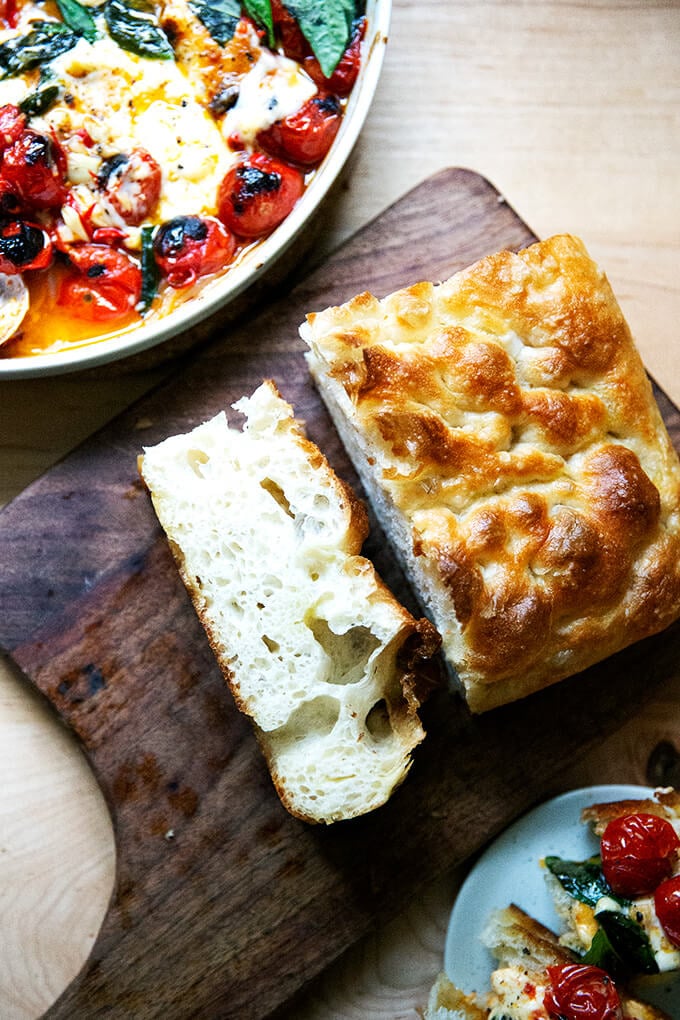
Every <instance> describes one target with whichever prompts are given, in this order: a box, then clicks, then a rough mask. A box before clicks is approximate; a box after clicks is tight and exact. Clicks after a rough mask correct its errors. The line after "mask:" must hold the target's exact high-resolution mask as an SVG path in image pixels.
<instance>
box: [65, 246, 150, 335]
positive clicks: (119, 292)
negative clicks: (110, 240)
mask: <svg viewBox="0 0 680 1020" xmlns="http://www.w3.org/2000/svg"><path fill="white" fill-rule="evenodd" d="M68 257H69V261H70V263H71V265H72V267H73V268H72V270H71V272H69V273H67V275H66V276H65V277H64V279H63V280H62V282H61V286H60V289H59V295H58V298H57V303H58V304H59V305H61V306H62V307H66V308H68V309H69V311H70V312H71V314H72V315H74V316H75V317H76V318H79V319H86V320H87V321H90V322H107V321H115V320H117V319H121V318H124V317H126V316H128V315H129V314H130V313H131V312H133V311H134V310H135V308H136V306H137V305H138V303H139V300H140V297H141V292H142V273H141V270H140V268H139V266H138V265H137V264H136V263H135V262H134V261H133V260H132V259H131V258H130V257H129V256H128V255H126V254H125V253H124V252H122V251H117V250H115V249H114V248H110V247H108V246H106V245H101V244H79V245H74V246H73V247H72V248H71V249H69V252H68Z"/></svg>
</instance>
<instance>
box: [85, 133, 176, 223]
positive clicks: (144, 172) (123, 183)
mask: <svg viewBox="0 0 680 1020" xmlns="http://www.w3.org/2000/svg"><path fill="white" fill-rule="evenodd" d="M97 183H98V184H99V187H100V188H101V190H102V191H103V193H104V195H105V196H106V198H107V199H108V200H109V202H110V203H111V205H112V206H113V208H114V209H115V210H116V212H117V213H118V215H119V216H120V217H121V219H122V220H123V221H124V222H125V223H127V224H128V225H129V226H131V227H138V226H140V224H142V223H143V222H144V221H145V220H146V219H148V218H149V217H150V216H151V215H152V214H153V212H154V210H155V208H156V206H157V205H158V201H159V199H160V196H161V189H162V186H163V173H162V171H161V168H160V166H159V164H158V162H157V161H156V160H155V159H154V157H153V156H152V155H151V153H150V152H147V150H146V149H143V148H142V147H141V146H139V147H137V148H135V149H133V150H132V151H131V152H129V153H127V152H120V153H117V154H116V155H115V156H111V157H109V159H107V160H105V161H104V162H103V164H102V166H101V169H100V171H99V174H98V177H97Z"/></svg>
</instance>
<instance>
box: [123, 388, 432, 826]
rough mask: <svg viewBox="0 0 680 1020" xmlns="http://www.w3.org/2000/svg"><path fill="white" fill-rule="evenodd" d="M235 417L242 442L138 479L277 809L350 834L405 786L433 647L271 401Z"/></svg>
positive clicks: (146, 461) (152, 469) (161, 457)
mask: <svg viewBox="0 0 680 1020" xmlns="http://www.w3.org/2000/svg"><path fill="white" fill-rule="evenodd" d="M234 406H235V407H236V408H237V409H238V410H239V411H241V412H243V413H244V415H245V416H246V419H247V420H246V423H245V426H244V428H243V430H242V431H241V430H240V429H238V428H234V427H230V426H229V424H228V422H227V419H226V416H225V415H224V414H220V415H218V416H217V417H215V418H213V419H212V420H211V421H208V422H206V423H204V424H202V425H199V426H198V427H197V428H195V429H194V430H193V431H192V432H190V433H188V434H186V435H178V436H173V437H171V438H169V439H166V440H165V441H164V442H162V443H159V444H158V445H157V446H154V447H151V448H149V449H146V450H145V451H144V455H143V456H142V457H141V458H140V465H139V466H140V473H141V475H142V478H143V479H144V481H145V483H146V485H147V487H148V489H149V491H150V493H151V498H152V500H153V504H154V507H155V510H156V513H157V515H158V518H159V520H160V522H161V524H162V526H163V528H164V530H165V532H166V533H167V537H168V539H169V542H170V546H171V548H172V551H173V553H174V555H175V558H176V560H177V563H178V566H179V570H180V573H181V576H182V578H183V580H184V583H185V585H186V587H187V589H188V591H189V593H190V595H191V598H192V599H193V602H194V605H195V608H196V610H197V612H198V615H199V617H200V619H201V621H202V623H203V625H204V626H205V629H206V631H207V634H208V637H209V639H210V642H211V644H212V647H213V650H214V652H215V654H216V657H217V659H218V661H219V664H220V666H221V668H222V670H223V673H224V675H225V678H226V679H227V682H228V683H229V685H230V687H231V690H232V692H233V694H234V697H235V699H236V702H237V704H238V705H239V707H240V709H241V710H242V711H243V712H245V713H246V714H247V715H248V716H250V717H251V719H252V721H253V723H254V726H255V731H256V734H257V736H258V739H259V742H260V744H261V747H262V750H263V752H264V754H265V756H266V758H267V761H268V764H269V767H270V770H271V774H272V777H273V780H274V783H275V785H276V788H277V790H278V793H279V795H280V797H281V800H282V801H283V803H284V805H285V806H286V807H287V808H288V810H289V811H290V812H291V813H292V814H294V815H297V816H298V817H300V818H302V819H305V820H307V821H311V822H326V823H328V822H333V821H337V820H339V819H345V818H351V817H353V816H355V815H360V814H363V813H364V812H366V811H370V810H371V809H372V808H375V807H378V806H379V805H381V804H383V803H384V802H385V801H386V800H387V798H388V797H389V796H390V794H391V792H392V791H393V789H394V788H395V787H396V786H397V785H398V784H399V783H400V782H401V781H402V780H403V779H404V777H405V776H406V773H407V771H408V769H409V766H410V761H411V752H412V751H413V749H414V747H415V746H416V745H417V744H418V743H419V742H420V740H421V739H422V738H423V736H424V734H423V730H422V727H421V725H420V722H419V719H418V715H417V709H418V706H419V703H420V699H421V696H422V692H423V691H424V690H426V685H427V679H428V662H429V659H430V657H431V656H432V655H434V654H435V652H436V650H437V648H438V644H439V637H438V635H437V634H436V631H435V630H434V628H433V627H432V625H431V624H429V623H428V622H427V621H426V620H422V621H416V620H415V619H413V617H412V616H411V615H410V614H409V613H408V612H407V611H406V610H405V609H404V608H403V607H402V606H401V605H400V604H399V603H398V602H397V601H396V599H395V598H394V596H393V595H392V594H391V592H389V591H388V590H387V588H386V587H385V586H384V584H383V583H382V582H381V581H380V579H379V578H378V577H377V576H376V573H375V571H374V569H373V567H372V566H371V564H370V563H369V562H368V561H367V560H366V559H364V558H363V557H361V556H360V555H359V552H360V549H361V545H362V542H363V540H364V538H365V537H366V533H367V530H368V524H367V516H366V512H365V509H364V507H363V505H362V504H361V503H359V502H358V501H357V499H356V498H355V497H354V495H353V494H352V492H351V491H350V489H349V488H348V487H347V486H345V485H344V484H343V483H342V482H341V481H340V480H339V479H338V478H337V476H336V475H335V474H334V473H333V471H332V470H331V468H330V466H329V464H328V463H327V461H326V460H325V458H324V457H323V456H322V454H321V453H320V451H319V450H318V449H317V447H316V446H314V445H313V444H312V443H311V442H309V441H308V440H307V439H306V437H305V435H304V431H303V428H302V426H301V425H300V423H299V422H297V421H296V420H295V418H294V417H293V411H292V408H291V407H290V405H289V404H287V403H286V402H285V401H284V400H283V399H282V398H281V397H280V395H279V394H278V392H277V391H276V389H275V387H274V385H273V384H272V383H263V385H262V386H260V387H259V388H258V389H257V390H256V391H255V393H254V394H253V395H252V396H251V397H250V398H248V399H246V398H244V399H243V400H241V401H239V402H238V404H236V405H234ZM430 665H431V664H430Z"/></svg>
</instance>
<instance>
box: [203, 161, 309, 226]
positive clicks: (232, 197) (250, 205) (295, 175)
mask: <svg viewBox="0 0 680 1020" xmlns="http://www.w3.org/2000/svg"><path fill="white" fill-rule="evenodd" d="M303 190H304V177H303V176H302V174H301V173H300V171H299V170H296V169H295V168H294V167H292V166H288V164H286V163H283V162H282V161H281V160H278V159H274V158H272V157H271V156H267V155H265V154H264V153H255V155H254V156H250V157H248V159H246V160H245V161H244V162H243V163H239V164H238V165H237V166H235V167H232V169H231V170H229V171H228V172H227V173H226V174H225V176H224V178H223V180H222V183H221V184H220V187H219V189H218V193H217V215H218V216H219V218H220V220H221V221H222V223H224V225H225V226H226V227H227V229H228V230H231V232H232V233H233V234H235V235H236V236H237V237H242V238H246V239H254V238H257V237H262V236H263V235H264V234H268V233H269V232H270V231H272V230H273V229H274V227H277V226H278V225H279V223H281V222H283V220H285V218H286V216H288V214H289V213H290V212H291V210H292V209H293V207H294V205H295V203H296V202H297V201H298V199H299V198H300V196H301V195H302V192H303Z"/></svg>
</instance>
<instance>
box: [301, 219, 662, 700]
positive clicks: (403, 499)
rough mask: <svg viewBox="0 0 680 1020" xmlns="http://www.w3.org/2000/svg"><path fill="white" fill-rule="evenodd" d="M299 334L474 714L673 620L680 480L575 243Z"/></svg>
mask: <svg viewBox="0 0 680 1020" xmlns="http://www.w3.org/2000/svg"><path fill="white" fill-rule="evenodd" d="M300 332H301V335H302V337H303V339H304V340H305V341H306V343H307V344H308V346H309V352H308V355H307V357H308V364H309V368H310V370H311V373H312V375H313V377H314V379H315V381H316V383H317V385H318V388H319V390H320V392H321V395H322V397H323V399H324V401H325V402H326V404H327V406H328V409H329V411H330V413H331V415H332V417H333V419H334V422H335V424H336V427H337V429H338V431H339V432H340V434H341V437H342V438H343V441H344V443H345V445H346V448H347V450H348V453H349V455H350V457H351V458H352V460H353V461H354V464H355V467H356V468H357V470H358V472H359V474H360V477H361V479H362V482H363V484H364V486H365V489H366V492H367V494H368V496H369V498H370V500H371V502H372V504H373V507H374V509H375V511H376V514H377V516H378V517H379V519H380V520H381V523H382V524H383V526H384V527H385V529H386V532H387V534H388V536H389V538H390V540H391V542H392V544H393V546H394V547H395V549H396V551H397V552H398V554H399V556H400V558H401V560H402V564H403V566H404V569H405V570H406V572H407V574H408V575H409V577H410V579H411V582H412V584H413V586H414V588H415V589H416V591H417V592H418V593H419V595H420V598H421V602H422V604H423V605H424V607H425V609H426V611H427V612H428V614H429V615H430V617H431V619H432V620H433V622H434V623H435V624H436V626H437V628H438V630H439V631H440V632H441V634H442V637H443V647H444V651H445V653H446V656H447V660H448V662H449V665H450V666H451V668H452V670H453V671H454V672H455V674H456V675H457V677H458V678H459V680H460V682H461V684H462V686H463V688H464V691H465V694H466V697H467V701H468V704H469V706H470V708H471V709H472V710H473V711H475V712H481V711H484V710H486V709H489V708H493V707H494V706H497V705H500V704H503V703H505V702H508V701H511V700H514V699H516V698H520V697H523V696H525V695H528V694H530V693H531V692H533V691H536V690H538V689H540V688H543V687H545V686H547V685H548V684H551V683H554V682H555V681H557V680H560V679H562V678H564V677H566V676H569V675H571V674H573V673H576V672H578V671H580V670H582V669H584V668H585V667H586V666H589V665H591V664H592V663H594V662H596V661H598V660H600V659H602V658H604V657H606V656H608V655H610V654H612V653H613V652H616V651H617V650H619V649H621V648H623V647H624V646H626V645H628V644H630V643H632V642H634V641H637V640H638V639H640V638H643V637H646V636H648V635H651V634H654V633H655V632H657V631H660V630H661V629H663V628H665V627H666V626H667V625H669V624H670V623H671V622H672V621H674V620H675V619H676V618H677V617H678V616H679V615H680V465H679V464H678V458H677V455H676V453H675V451H674V450H673V448H672V445H671V442H670V439H669V437H668V434H667V431H666V428H665V426H664V423H663V420H662V418H661V415H660V413H659V410H658V408H657V406H656V403H655V401H654V398H653V394H652V390H651V386H650V383H649V380H648V378H647V376H646V374H645V370H644V367H643V365H642V362H641V359H640V356H639V354H638V353H637V351H636V349H635V347H634V344H633V340H632V338H631V335H630V331H629V329H628V327H627V325H626V322H625V320H624V318H623V315H622V313H621V310H620V308H619V306H618V304H617V302H616V299H615V297H614V295H613V293H612V290H611V287H610V286H609V283H608V282H607V279H606V277H605V275H604V274H603V273H602V272H601V271H600V270H599V269H598V267H597V266H596V265H595V264H594V262H593V261H592V260H591V259H590V257H589V256H588V254H587V252H586V250H585V248H584V246H583V244H582V242H580V241H579V240H578V239H576V238H574V237H571V236H557V237H553V238H551V239H549V240H547V241H544V242H542V243H538V244H534V245H532V246H531V247H529V248H527V249H525V250H523V251H521V252H519V253H514V252H510V251H502V252H499V253H497V254H495V255H492V256H490V257H488V258H484V259H482V260H481V261H480V262H478V263H476V264H475V265H473V266H471V267H470V268H469V269H467V270H464V271H463V272H460V273H458V274H456V275H455V276H453V277H452V278H451V279H449V280H447V281H446V282H444V283H441V284H431V283H419V284H416V285H414V286H412V287H408V288H406V289H404V290H401V291H398V292H396V293H394V294H392V295H390V296H389V297H386V298H384V299H383V300H378V299H377V298H376V297H374V296H372V295H371V294H368V293H365V294H361V295H359V296H357V297H355V298H354V299H352V300H351V301H349V302H348V303H347V304H345V305H342V306H341V307H335V308H328V309H326V310H325V311H322V312H319V313H318V314H311V315H309V316H308V319H307V322H306V323H304V324H303V325H302V327H301V330H300Z"/></svg>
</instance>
